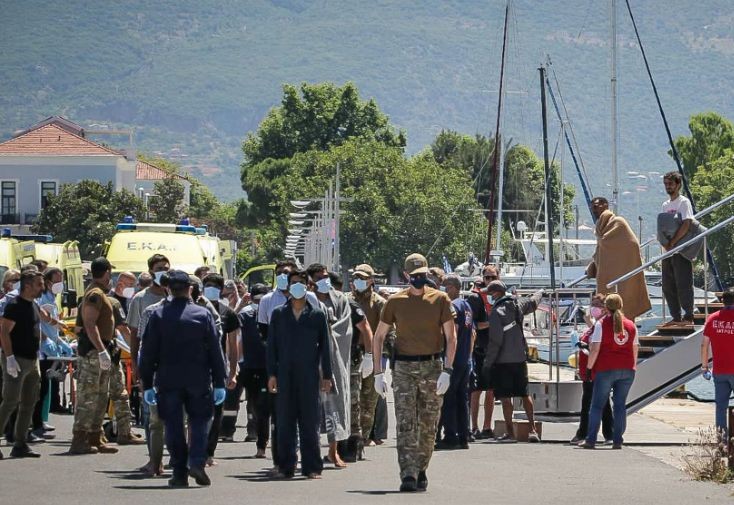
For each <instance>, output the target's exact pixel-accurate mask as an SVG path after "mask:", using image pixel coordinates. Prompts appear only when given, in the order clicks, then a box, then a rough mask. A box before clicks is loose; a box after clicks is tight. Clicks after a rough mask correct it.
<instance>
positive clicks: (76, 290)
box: [35, 236, 84, 310]
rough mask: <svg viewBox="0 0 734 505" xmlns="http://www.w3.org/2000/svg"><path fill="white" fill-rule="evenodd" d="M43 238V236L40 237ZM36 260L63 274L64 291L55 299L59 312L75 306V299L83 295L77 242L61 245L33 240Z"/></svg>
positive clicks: (71, 241)
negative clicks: (44, 262) (42, 261)
mask: <svg viewBox="0 0 734 505" xmlns="http://www.w3.org/2000/svg"><path fill="white" fill-rule="evenodd" d="M41 237H43V236H41ZM35 240H36V242H35V249H36V259H41V260H44V261H46V262H47V263H48V266H50V267H56V268H58V269H59V270H61V272H62V273H63V274H64V286H65V288H66V289H65V291H64V292H63V293H61V294H59V295H58V296H57V297H56V304H57V305H58V307H59V310H62V309H63V308H64V307H66V308H69V309H72V308H74V307H76V306H77V303H76V302H77V299H78V297H79V296H81V295H82V293H84V269H83V268H82V258H81V256H80V255H79V242H78V241H76V240H68V241H66V242H64V243H63V244H59V243H53V242H46V241H45V240H42V239H41V240H39V239H35Z"/></svg>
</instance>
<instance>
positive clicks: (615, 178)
mask: <svg viewBox="0 0 734 505" xmlns="http://www.w3.org/2000/svg"><path fill="white" fill-rule="evenodd" d="M611 3H612V5H611V8H612V15H611V20H610V23H611V41H610V42H611V46H612V64H611V91H612V210H613V211H614V213H615V214H619V212H620V210H619V172H618V169H617V152H618V139H617V115H618V113H619V108H618V104H617V0H611Z"/></svg>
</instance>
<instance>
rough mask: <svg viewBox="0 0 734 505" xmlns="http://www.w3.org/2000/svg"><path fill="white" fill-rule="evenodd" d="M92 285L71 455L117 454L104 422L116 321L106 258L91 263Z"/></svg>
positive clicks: (85, 304) (85, 303) (84, 310)
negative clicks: (106, 436) (108, 441)
mask: <svg viewBox="0 0 734 505" xmlns="http://www.w3.org/2000/svg"><path fill="white" fill-rule="evenodd" d="M91 271H92V284H90V286H89V287H88V288H87V291H86V292H85V293H84V299H83V300H82V306H81V310H80V313H81V321H79V318H78V319H77V324H78V325H79V323H81V326H82V328H81V331H80V332H79V339H78V343H79V344H78V347H77V351H78V352H79V360H78V361H77V366H78V367H79V379H78V381H77V398H76V406H75V410H74V428H73V438H72V440H71V447H70V448H69V453H70V454H95V453H97V452H101V453H116V452H117V448H115V447H111V446H109V445H107V444H106V443H104V441H103V438H102V421H103V420H104V415H105V411H106V410H107V402H108V398H109V387H110V368H111V367H112V358H111V356H110V351H109V350H110V349H113V348H114V345H113V342H114V338H115V321H114V316H113V313H112V305H111V304H110V301H109V298H108V297H107V292H108V291H109V289H110V280H111V273H112V265H110V262H109V261H107V258H102V257H100V258H97V259H95V260H94V261H92V265H91Z"/></svg>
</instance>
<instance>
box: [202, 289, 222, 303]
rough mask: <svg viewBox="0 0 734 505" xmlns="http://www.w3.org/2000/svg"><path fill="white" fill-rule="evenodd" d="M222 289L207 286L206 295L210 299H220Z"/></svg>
mask: <svg viewBox="0 0 734 505" xmlns="http://www.w3.org/2000/svg"><path fill="white" fill-rule="evenodd" d="M219 293H221V290H220V289H219V288H217V287H215V286H207V287H205V288H204V296H205V297H206V298H208V299H209V300H219Z"/></svg>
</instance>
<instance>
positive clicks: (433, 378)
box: [372, 254, 456, 492]
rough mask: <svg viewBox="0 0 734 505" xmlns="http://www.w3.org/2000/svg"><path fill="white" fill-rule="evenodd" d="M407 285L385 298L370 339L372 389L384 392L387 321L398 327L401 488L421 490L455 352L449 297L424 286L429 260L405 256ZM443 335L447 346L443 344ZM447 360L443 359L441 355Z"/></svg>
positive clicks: (395, 383)
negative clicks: (373, 377)
mask: <svg viewBox="0 0 734 505" xmlns="http://www.w3.org/2000/svg"><path fill="white" fill-rule="evenodd" d="M404 270H405V274H406V275H407V276H409V278H410V287H409V288H408V289H404V290H403V291H400V292H398V293H396V294H394V295H393V296H391V297H390V298H388V300H387V303H386V304H385V308H384V310H383V311H382V315H381V316H380V324H379V325H378V327H377V332H376V333H375V338H374V340H373V342H372V353H373V356H377V357H378V358H376V359H375V363H374V372H375V381H374V382H375V390H376V391H377V392H378V393H379V394H381V395H385V394H387V384H386V383H385V375H384V373H383V371H382V367H381V365H382V363H381V360H379V356H380V353H381V352H382V343H383V341H384V340H385V337H386V336H387V334H388V332H389V331H390V328H391V326H392V325H393V324H394V325H395V328H396V338H395V356H394V359H395V370H394V372H393V389H394V395H395V417H396V420H397V432H398V433H397V434H398V437H397V438H398V440H397V449H398V464H399V465H400V478H401V480H402V482H401V484H400V491H401V492H406V491H407V492H410V491H425V490H426V489H427V488H428V477H427V476H426V470H427V468H428V463H429V462H430V460H431V455H432V454H433V447H434V443H435V440H436V426H437V425H438V419H439V416H440V413H441V404H442V395H443V394H444V393H445V392H446V391H447V390H448V388H449V383H450V380H451V372H452V369H451V366H452V364H453V362H454V354H455V353H456V329H455V327H454V314H453V311H452V309H451V300H450V299H449V297H448V296H447V295H446V293H443V292H441V291H439V290H437V289H433V288H430V287H427V285H428V279H427V273H428V262H427V261H426V258H425V257H423V256H422V255H420V254H411V255H410V256H408V257H407V258H406V259H405V269H404ZM444 338H445V348H444ZM444 349H445V356H446V363H445V365H444V363H443V360H442V358H443V356H444Z"/></svg>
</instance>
